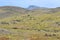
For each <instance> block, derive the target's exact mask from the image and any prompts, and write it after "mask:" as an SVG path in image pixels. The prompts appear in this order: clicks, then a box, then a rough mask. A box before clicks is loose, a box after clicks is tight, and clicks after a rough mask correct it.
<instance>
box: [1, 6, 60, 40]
mask: <svg viewBox="0 0 60 40" xmlns="http://www.w3.org/2000/svg"><path fill="white" fill-rule="evenodd" d="M32 8H34V10H33V9H32V10H29V9H28V8H21V7H15V6H3V7H0V40H60V7H57V8H42V7H39V8H37V7H32ZM35 8H36V9H35Z"/></svg>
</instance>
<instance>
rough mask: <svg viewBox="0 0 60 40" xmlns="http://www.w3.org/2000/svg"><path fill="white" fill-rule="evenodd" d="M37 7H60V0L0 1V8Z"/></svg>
mask: <svg viewBox="0 0 60 40" xmlns="http://www.w3.org/2000/svg"><path fill="white" fill-rule="evenodd" d="M29 5H36V6H40V7H50V8H51V7H60V0H0V6H20V7H25V8H26V7H28V6H29Z"/></svg>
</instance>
